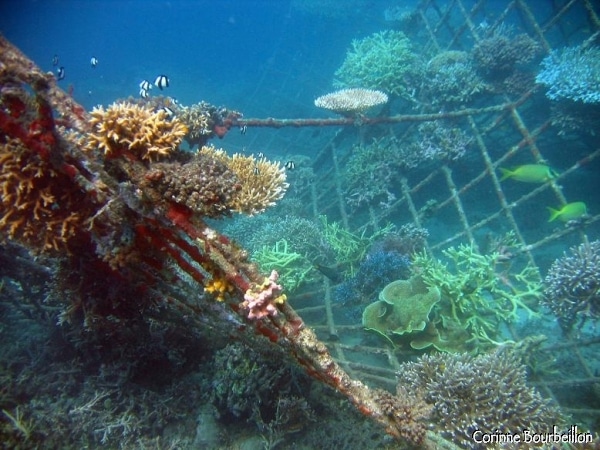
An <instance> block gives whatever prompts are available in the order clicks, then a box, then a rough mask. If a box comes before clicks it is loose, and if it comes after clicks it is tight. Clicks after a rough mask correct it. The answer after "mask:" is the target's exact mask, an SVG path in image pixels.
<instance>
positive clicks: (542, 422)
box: [398, 348, 565, 449]
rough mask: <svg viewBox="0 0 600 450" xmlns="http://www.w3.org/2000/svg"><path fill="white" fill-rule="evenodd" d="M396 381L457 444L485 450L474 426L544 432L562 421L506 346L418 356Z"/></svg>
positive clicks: (486, 430) (492, 430)
mask: <svg viewBox="0 0 600 450" xmlns="http://www.w3.org/2000/svg"><path fill="white" fill-rule="evenodd" d="M398 385H399V386H400V387H402V388H404V389H405V390H407V391H409V392H412V393H413V395H419V396H421V397H422V398H423V399H425V401H426V402H427V403H429V404H430V405H431V406H432V407H433V410H432V414H431V419H432V421H433V423H434V424H435V427H436V429H437V430H438V431H439V432H440V433H442V435H443V436H446V437H449V438H451V439H452V440H453V441H454V442H455V443H456V444H458V445H460V446H461V448H472V449H483V448H487V447H486V446H484V445H483V444H478V443H477V442H475V440H474V439H473V432H475V431H477V430H478V431H480V432H482V433H495V432H501V433H513V434H516V433H521V432H522V431H523V430H531V432H546V431H547V430H552V427H553V426H555V425H556V426H558V427H561V426H564V424H565V422H564V418H563V417H562V415H561V413H560V411H559V410H558V408H557V407H555V406H553V405H552V404H551V403H550V401H548V400H545V399H544V398H542V397H541V396H540V394H539V393H538V392H537V391H535V389H533V388H531V387H529V386H528V385H527V377H526V368H525V366H524V365H523V364H522V363H521V361H520V359H519V357H518V356H517V355H516V353H515V352H514V351H511V350H510V349H506V348H501V349H498V350H496V351H495V352H493V353H488V354H484V355H479V356H477V357H473V356H471V355H468V354H447V353H438V354H432V355H422V356H421V357H420V358H419V360H418V361H415V362H408V363H404V364H402V366H401V368H400V370H399V371H398Z"/></svg>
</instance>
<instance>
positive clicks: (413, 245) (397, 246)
mask: <svg viewBox="0 0 600 450" xmlns="http://www.w3.org/2000/svg"><path fill="white" fill-rule="evenodd" d="M428 237H429V231H428V230H427V229H425V228H421V227H417V226H416V225H414V224H412V223H406V224H404V225H402V226H401V227H400V228H398V229H397V230H393V231H391V232H390V233H388V234H386V235H385V236H383V237H381V238H380V239H378V240H377V241H375V242H374V243H373V246H372V247H371V249H370V250H369V253H372V252H375V251H377V250H381V251H384V252H396V253H399V254H400V255H412V254H413V253H415V252H421V251H423V250H424V249H425V244H426V242H427V238H428Z"/></svg>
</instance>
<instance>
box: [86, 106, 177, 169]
mask: <svg viewBox="0 0 600 450" xmlns="http://www.w3.org/2000/svg"><path fill="white" fill-rule="evenodd" d="M91 116H92V118H91V124H92V132H91V133H90V135H89V136H88V141H87V143H86V148H87V150H94V149H99V150H101V151H103V152H104V153H105V154H106V155H108V156H113V157H114V156H120V155H121V154H122V153H123V152H130V153H131V154H133V155H135V156H136V157H138V158H141V159H142V160H150V161H152V160H159V159H161V158H166V157H168V156H169V155H170V154H171V153H173V152H174V151H175V149H177V146H178V145H179V144H180V143H181V140H182V139H183V137H184V136H185V135H186V133H187V127H186V126H185V125H184V124H183V123H181V122H180V121H179V120H178V119H177V118H172V119H170V118H169V117H168V116H167V113H166V112H165V111H164V110H163V109H159V110H158V111H155V110H154V108H152V107H150V106H140V105H135V104H133V103H128V102H123V103H113V104H112V105H110V106H109V107H108V108H107V109H104V108H103V107H101V106H100V107H96V108H94V109H93V110H92V112H91Z"/></svg>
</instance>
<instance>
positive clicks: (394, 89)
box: [333, 30, 419, 96]
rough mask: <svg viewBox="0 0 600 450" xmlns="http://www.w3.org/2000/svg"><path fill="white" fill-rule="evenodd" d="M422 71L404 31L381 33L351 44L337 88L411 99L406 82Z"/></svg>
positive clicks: (339, 70)
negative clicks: (380, 92) (370, 91)
mask: <svg viewBox="0 0 600 450" xmlns="http://www.w3.org/2000/svg"><path fill="white" fill-rule="evenodd" d="M418 71H419V64H418V60H417V57H416V55H415V54H414V53H413V52H412V49H411V43H410V40H409V39H408V38H407V37H406V36H405V35H404V33H402V32H401V31H390V30H387V31H382V32H379V33H375V34H372V35H370V36H367V37H366V38H364V39H355V40H353V41H352V48H351V49H349V50H348V52H347V53H346V59H345V60H344V62H343V63H342V66H341V67H340V68H339V69H338V70H337V71H336V72H335V79H334V82H333V85H334V87H336V88H349V87H354V88H355V87H361V88H368V89H378V90H381V91H384V92H386V93H388V94H394V95H398V96H409V91H410V89H407V80H409V79H411V78H412V77H414V76H415V75H416V74H417V73H418Z"/></svg>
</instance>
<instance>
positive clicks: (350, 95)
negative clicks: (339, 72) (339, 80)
mask: <svg viewBox="0 0 600 450" xmlns="http://www.w3.org/2000/svg"><path fill="white" fill-rule="evenodd" d="M387 102H388V96H387V95H386V94H385V93H383V92H381V91H376V90H373V89H342V90H339V91H336V92H332V93H330V94H326V95H322V96H321V97H319V98H317V99H316V100H315V106H316V107H317V108H324V109H328V110H330V111H334V112H336V113H339V114H343V115H353V114H357V113H362V112H365V111H366V110H368V109H370V108H373V107H374V106H378V105H384V104H385V103H387Z"/></svg>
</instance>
